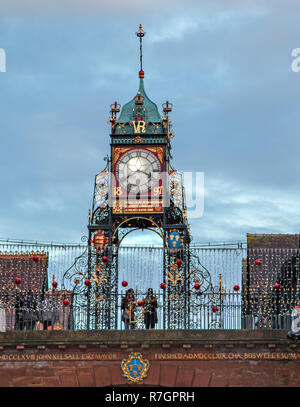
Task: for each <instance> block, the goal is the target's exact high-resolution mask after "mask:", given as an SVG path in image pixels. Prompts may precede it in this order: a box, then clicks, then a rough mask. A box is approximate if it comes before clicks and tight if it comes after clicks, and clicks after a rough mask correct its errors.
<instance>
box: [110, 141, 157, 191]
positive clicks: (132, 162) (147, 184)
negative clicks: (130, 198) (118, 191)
mask: <svg viewBox="0 0 300 407" xmlns="http://www.w3.org/2000/svg"><path fill="white" fill-rule="evenodd" d="M160 176H161V164H160V162H159V160H158V158H157V157H156V156H155V155H154V154H153V153H151V152H150V151H148V150H143V149H133V150H131V151H128V152H127V153H125V154H124V155H123V156H122V157H121V158H120V159H119V161H118V163H117V165H116V177H117V180H118V182H119V186H120V187H121V188H122V189H124V190H125V191H127V193H128V194H137V193H147V192H148V191H151V190H152V189H153V188H154V187H156V186H157V185H158V183H159V180H160Z"/></svg>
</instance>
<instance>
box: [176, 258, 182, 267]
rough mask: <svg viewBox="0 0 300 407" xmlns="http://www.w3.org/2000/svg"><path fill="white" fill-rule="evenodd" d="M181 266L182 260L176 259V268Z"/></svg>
mask: <svg viewBox="0 0 300 407" xmlns="http://www.w3.org/2000/svg"><path fill="white" fill-rule="evenodd" d="M181 265H182V260H180V259H177V266H178V267H180V266H181Z"/></svg>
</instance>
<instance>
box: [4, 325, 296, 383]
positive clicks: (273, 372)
mask: <svg viewBox="0 0 300 407" xmlns="http://www.w3.org/2000/svg"><path fill="white" fill-rule="evenodd" d="M286 335H287V332H286V331H281V330H276V331H271V330H257V331H250V330H249V331H247V330H242V331H241V330H239V331H222V330H209V331H153V332H151V331H148V332H147V331H136V332H132V331H130V332H126V331H110V332H95V331H91V332H59V331H50V332H49V331H44V332H43V331H36V332H29V331H28V332H6V333H1V334H0V386H6V387H9V386H12V387H14V386H21V387H23V386H26V387H28V386H29V387H59V386H64V387H66V386H67V387H86V386H172V387H173V386H178V387H181V386H184V387H203V386H204V387H227V386H247V387H249V386H255V387H259V386H261V387H263V386H276V387H278V386H284V387H286V386H300V344H298V343H293V342H291V341H290V340H288V339H287V337H286ZM124 345H127V346H124ZM130 352H140V353H141V354H142V355H143V358H144V359H147V360H149V362H150V368H149V371H148V374H147V377H146V378H145V379H144V381H143V383H141V384H138V385H133V384H130V383H128V382H127V379H126V378H124V377H123V372H122V370H121V361H122V360H123V359H127V357H128V355H129V354H130Z"/></svg>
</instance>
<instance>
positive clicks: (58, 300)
mask: <svg viewBox="0 0 300 407" xmlns="http://www.w3.org/2000/svg"><path fill="white" fill-rule="evenodd" d="M64 300H68V301H69V305H68V306H64V305H63V301H64ZM71 307H72V291H61V290H54V289H53V290H48V254H47V253H38V252H31V253H0V331H7V330H23V329H25V330H36V329H38V330H40V329H70V326H71V324H72V319H71Z"/></svg>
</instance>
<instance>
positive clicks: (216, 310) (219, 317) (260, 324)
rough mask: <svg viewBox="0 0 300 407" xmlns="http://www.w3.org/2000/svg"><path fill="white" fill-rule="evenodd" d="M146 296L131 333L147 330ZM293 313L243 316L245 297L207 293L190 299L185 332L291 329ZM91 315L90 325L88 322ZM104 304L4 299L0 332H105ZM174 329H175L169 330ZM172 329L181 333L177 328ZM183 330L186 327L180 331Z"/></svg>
mask: <svg viewBox="0 0 300 407" xmlns="http://www.w3.org/2000/svg"><path fill="white" fill-rule="evenodd" d="M122 297H123V293H119V294H118V309H117V318H116V320H117V325H116V327H115V329H118V330H124V329H125V326H124V322H122V313H123V310H122V309H121V300H122ZM142 299H143V295H142V294H140V295H138V296H137V297H136V300H135V305H134V312H132V318H130V322H131V323H130V329H145V328H146V327H145V323H144V307H143V305H141V306H139V305H138V303H139V301H142ZM157 303H158V308H157V324H156V325H155V329H164V327H163V314H164V311H165V310H164V303H163V295H162V294H158V295H157ZM292 310H293V307H292V306H291V307H290V311H285V312H280V313H276V312H273V311H272V310H269V311H268V310H267V309H265V310H264V311H263V307H261V308H260V309H258V310H257V312H252V313H251V314H244V313H243V304H242V294H241V293H240V292H222V294H221V295H218V294H217V295H216V293H205V294H203V295H202V296H201V301H199V300H198V299H195V298H193V297H192V298H191V303H190V309H189V315H188V325H187V326H186V327H185V328H186V329H241V328H247V329H290V327H291V313H292ZM88 314H89V323H88V322H87V321H88ZM102 317H103V309H102V308H101V304H97V305H96V304H93V305H90V306H89V307H88V306H87V305H81V306H79V305H76V301H75V300H74V298H72V294H71V295H70V294H68V293H62V294H60V295H59V297H58V296H57V295H56V294H53V295H49V294H48V295H47V298H46V299H45V297H44V296H41V295H37V294H35V295H33V296H31V298H29V297H28V296H27V297H26V296H25V297H23V299H20V297H19V296H15V295H14V296H12V297H10V298H7V296H6V297H3V296H2V298H1V306H0V331H1V332H5V331H14V330H17V331H19V330H74V331H78V330H103V329H105V324H104V320H103V319H102ZM170 328H171V329H172V327H170ZM173 329H178V326H176V325H174V327H173ZM181 329H183V327H181Z"/></svg>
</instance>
